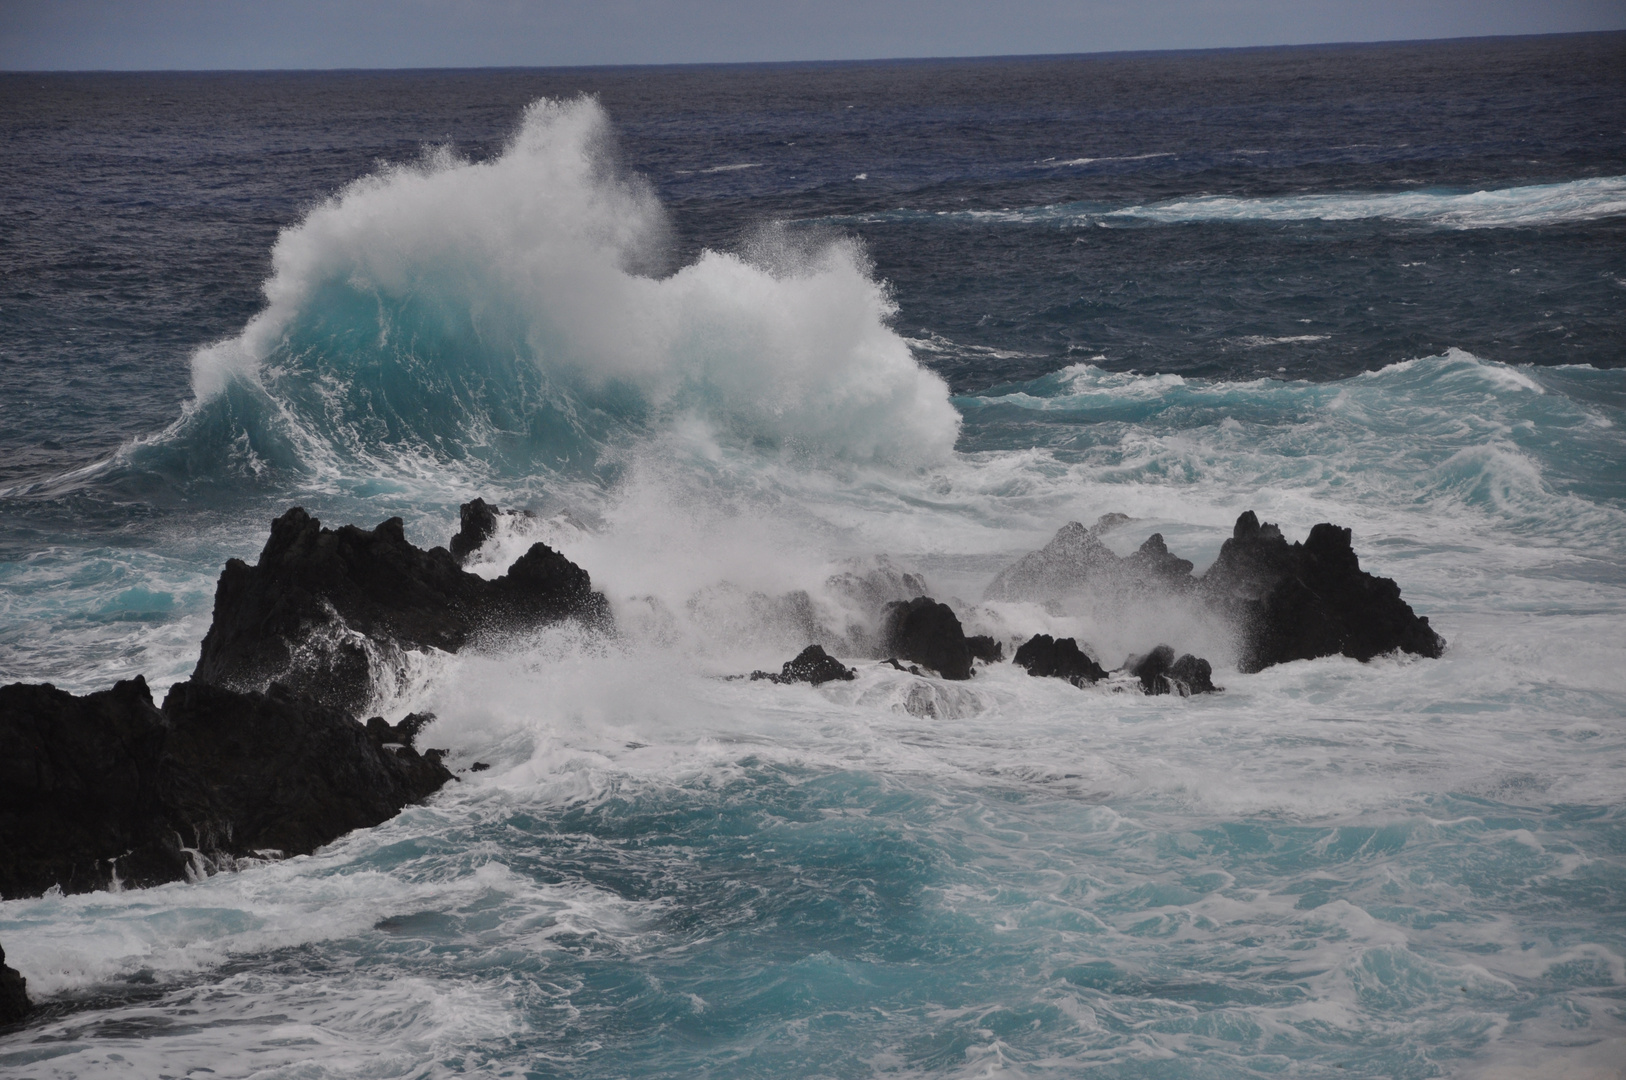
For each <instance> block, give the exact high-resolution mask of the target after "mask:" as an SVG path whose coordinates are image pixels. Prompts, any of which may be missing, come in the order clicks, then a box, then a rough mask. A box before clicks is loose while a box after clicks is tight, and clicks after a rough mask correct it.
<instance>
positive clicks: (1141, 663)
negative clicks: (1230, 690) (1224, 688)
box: [1124, 645, 1219, 697]
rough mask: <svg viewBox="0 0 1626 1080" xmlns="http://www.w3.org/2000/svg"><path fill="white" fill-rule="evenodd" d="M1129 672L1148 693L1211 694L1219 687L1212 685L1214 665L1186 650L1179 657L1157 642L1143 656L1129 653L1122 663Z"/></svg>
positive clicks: (1182, 695)
mask: <svg viewBox="0 0 1626 1080" xmlns="http://www.w3.org/2000/svg"><path fill="white" fill-rule="evenodd" d="M1124 668H1125V669H1126V670H1127V671H1128V672H1129V674H1131V675H1133V676H1135V678H1137V679H1139V680H1140V687H1141V689H1142V690H1143V691H1145V692H1146V693H1148V694H1179V695H1180V696H1181V697H1190V696H1191V695H1192V694H1211V693H1214V692H1215V691H1217V690H1218V689H1219V687H1217V686H1215V685H1214V669H1213V668H1212V667H1210V666H1209V663H1208V661H1207V660H1204V659H1203V658H1202V657H1200V656H1192V655H1191V654H1190V653H1186V654H1184V655H1183V656H1181V657H1180V658H1179V659H1178V660H1177V659H1175V656H1174V650H1173V649H1171V648H1169V647H1168V646H1167V645H1159V646H1158V647H1157V648H1155V649H1153V650H1152V651H1151V652H1149V653H1147V654H1146V655H1145V656H1135V657H1130V659H1129V661H1128V662H1127V663H1125V664H1124Z"/></svg>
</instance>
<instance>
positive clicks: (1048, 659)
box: [1011, 634, 1107, 686]
mask: <svg viewBox="0 0 1626 1080" xmlns="http://www.w3.org/2000/svg"><path fill="white" fill-rule="evenodd" d="M1011 662H1012V663H1013V664H1016V665H1017V666H1018V667H1024V668H1027V671H1028V674H1029V675H1035V676H1046V677H1049V678H1055V679H1066V680H1067V681H1068V682H1070V683H1072V684H1073V685H1074V686H1084V685H1087V684H1089V683H1093V682H1095V681H1097V680H1099V679H1104V678H1106V677H1107V672H1106V669H1105V668H1103V667H1102V666H1101V665H1100V664H1097V663H1096V662H1095V661H1094V660H1091V659H1090V658H1089V656H1088V654H1086V653H1085V652H1084V651H1083V650H1082V649H1080V648H1079V647H1078V642H1077V641H1075V640H1074V639H1072V638H1062V639H1061V640H1060V641H1057V640H1056V639H1055V638H1053V637H1051V636H1050V635H1049V634H1034V635H1033V636H1032V637H1031V638H1029V639H1028V640H1027V641H1026V642H1025V643H1023V645H1022V647H1021V648H1019V649H1017V650H1016V655H1015V656H1014V657H1012V658H1011Z"/></svg>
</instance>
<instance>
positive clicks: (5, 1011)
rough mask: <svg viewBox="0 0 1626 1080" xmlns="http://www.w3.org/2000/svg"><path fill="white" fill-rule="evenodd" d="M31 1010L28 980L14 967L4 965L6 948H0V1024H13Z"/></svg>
mask: <svg viewBox="0 0 1626 1080" xmlns="http://www.w3.org/2000/svg"><path fill="white" fill-rule="evenodd" d="M32 1010H33V1006H32V1005H30V1004H29V1002H28V981H27V980H26V979H24V978H23V977H22V975H20V974H19V973H18V971H17V969H16V968H13V967H7V966H6V950H5V949H3V948H0V1024H15V1023H16V1022H17V1021H19V1020H21V1019H23V1018H24V1017H25V1016H27V1015H28V1014H29V1013H30V1012H31V1011H32Z"/></svg>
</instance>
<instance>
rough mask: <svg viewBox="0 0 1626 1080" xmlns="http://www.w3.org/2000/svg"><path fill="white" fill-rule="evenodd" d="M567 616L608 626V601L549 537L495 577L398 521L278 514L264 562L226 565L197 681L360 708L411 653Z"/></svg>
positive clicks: (262, 554)
mask: <svg viewBox="0 0 1626 1080" xmlns="http://www.w3.org/2000/svg"><path fill="white" fill-rule="evenodd" d="M471 505H472V504H471ZM566 618H575V619H580V620H582V621H583V622H585V623H587V624H589V625H593V626H600V627H607V626H608V625H609V619H610V616H609V605H608V604H607V603H606V602H605V600H604V596H603V594H601V593H596V592H594V591H593V588H592V581H591V579H590V578H589V577H588V574H587V571H585V570H583V569H581V568H580V567H578V566H576V565H575V564H574V563H572V562H571V561H570V560H569V559H566V558H565V557H564V556H563V555H561V554H559V553H558V552H556V551H554V550H553V549H551V548H549V547H548V546H547V545H546V544H534V545H532V547H531V549H530V551H528V552H526V553H525V555H523V556H521V557H520V558H519V559H518V560H517V561H516V562H515V563H514V565H513V566H512V567H510V568H509V570H508V573H507V574H505V575H503V576H502V577H500V578H497V579H496V580H495V581H487V580H486V579H484V578H481V577H479V576H477V575H475V574H470V573H468V572H466V571H464V570H463V569H461V568H460V567H459V566H458V565H457V562H456V560H454V559H453V558H452V556H451V554H450V553H449V552H448V551H447V550H446V549H445V548H432V549H430V550H429V551H424V550H422V549H421V548H418V547H414V546H413V545H412V544H410V543H408V542H407V539H406V536H405V533H404V531H403V527H402V522H401V519H400V518H390V519H389V520H388V521H385V522H384V523H383V524H381V525H379V526H378V527H377V528H376V529H372V530H370V531H369V530H366V529H359V528H357V527H355V526H353V525H345V526H342V527H341V528H338V529H325V528H323V527H322V524H321V522H319V521H317V520H316V519H315V518H313V517H311V516H310V515H309V514H307V513H306V512H305V511H304V510H302V509H300V508H299V507H295V508H293V509H292V510H289V511H288V512H287V513H286V514H283V515H282V516H281V517H279V518H278V519H277V520H276V521H274V522H272V524H271V537H270V539H269V540H267V541H266V545H265V549H264V550H263V551H261V552H260V559H259V563H258V564H257V565H255V566H249V565H248V564H247V563H245V562H243V561H241V560H239V559H232V560H230V561H229V562H227V563H226V568H225V570H224V571H222V573H221V575H220V582H219V584H218V585H217V586H216V589H215V607H214V621H213V622H212V623H211V624H210V626H209V632H208V635H207V636H205V637H204V639H203V649H202V655H201V656H200V658H199V660H198V666H197V669H196V670H195V671H194V672H193V676H192V677H193V679H194V680H195V681H197V682H202V683H210V684H213V685H217V686H224V687H227V688H229V689H233V690H240V691H262V690H265V689H266V688H267V687H268V686H269V685H270V684H271V683H272V682H273V681H276V682H282V683H284V684H286V685H287V686H289V687H290V688H292V689H294V690H295V691H297V692H299V693H302V694H307V695H309V696H311V697H314V698H316V699H317V700H319V701H321V702H322V703H323V704H326V705H330V706H333V707H336V708H341V709H345V710H348V711H352V712H354V711H359V710H360V709H362V708H363V707H365V706H366V705H367V703H368V702H369V701H370V700H371V699H372V698H373V696H374V695H375V687H376V686H377V685H378V684H379V683H380V682H382V681H383V680H385V679H387V678H389V677H390V675H391V674H392V671H393V670H394V665H395V663H396V661H397V660H398V657H399V654H400V653H401V652H403V651H405V650H425V649H441V650H444V651H446V652H456V651H457V650H458V649H460V648H462V647H464V646H465V645H466V644H468V643H469V642H470V641H471V640H474V639H475V638H476V637H477V636H478V635H481V634H488V633H500V632H504V631H512V630H521V629H526V628H529V627H532V626H536V625H539V624H542V623H547V622H553V621H556V620H559V619H566Z"/></svg>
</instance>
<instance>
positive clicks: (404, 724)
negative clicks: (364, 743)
mask: <svg viewBox="0 0 1626 1080" xmlns="http://www.w3.org/2000/svg"><path fill="white" fill-rule="evenodd" d="M434 720H435V714H434V713H428V712H426V713H408V714H407V715H406V716H404V717H402V719H401V722H400V723H398V724H391V723H390V722H388V721H387V720H385V719H384V718H383V717H382V716H372V717H368V718H367V724H366V728H367V734H368V735H370V736H372V739H373V741H374V742H376V743H377V744H378V745H380V746H405V747H411V746H413V745H415V743H416V741H417V738H418V732H420V731H422V730H423V729H424V728H426V727H428V726H429V725H430V724H432V723H433V722H434Z"/></svg>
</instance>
